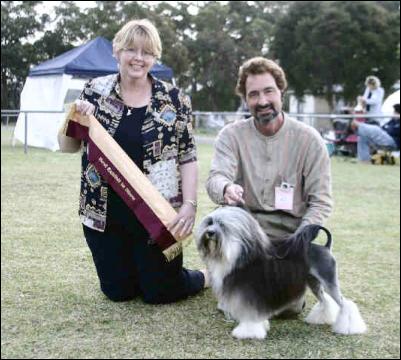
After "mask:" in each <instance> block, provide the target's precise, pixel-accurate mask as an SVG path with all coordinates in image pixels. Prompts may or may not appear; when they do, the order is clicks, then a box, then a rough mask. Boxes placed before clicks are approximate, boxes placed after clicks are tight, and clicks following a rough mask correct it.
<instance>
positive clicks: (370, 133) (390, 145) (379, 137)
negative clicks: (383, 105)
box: [351, 104, 400, 164]
mask: <svg viewBox="0 0 401 360" xmlns="http://www.w3.org/2000/svg"><path fill="white" fill-rule="evenodd" d="M394 115H398V117H397V116H396V117H394V118H392V119H391V120H390V121H389V122H388V123H386V124H384V125H383V127H382V128H381V127H380V126H378V125H372V124H366V123H363V122H359V121H357V120H355V119H354V120H352V122H351V128H352V130H353V131H354V132H355V133H356V134H357V135H358V148H357V149H358V160H359V161H360V162H361V163H367V164H370V161H371V155H370V152H371V148H374V149H378V148H386V149H387V150H391V151H395V150H397V149H399V148H400V135H399V134H400V118H399V115H400V104H395V105H394Z"/></svg>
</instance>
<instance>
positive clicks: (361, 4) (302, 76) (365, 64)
mask: <svg viewBox="0 0 401 360" xmlns="http://www.w3.org/2000/svg"><path fill="white" fill-rule="evenodd" d="M386 6H388V4H387V5H386ZM399 21H400V17H399V11H398V12H391V11H387V10H386V8H385V7H383V6H381V5H380V4H376V3H374V2H365V1H333V2H332V1H327V2H310V1H300V2H296V3H294V4H293V5H292V6H291V8H290V10H289V12H288V14H287V15H286V16H285V17H284V18H282V19H281V20H280V22H279V24H278V26H277V28H276V29H275V30H276V31H275V41H274V46H273V52H274V54H275V56H276V57H277V58H279V59H280V62H281V65H282V66H283V67H284V68H285V69H286V73H287V76H288V80H289V83H290V85H291V88H292V89H293V90H294V92H295V94H296V96H297V97H301V96H302V95H304V94H305V93H306V92H311V93H312V94H313V95H320V96H325V97H326V99H327V100H328V102H329V104H331V105H332V106H334V100H335V96H337V98H338V97H341V98H344V99H345V100H346V101H353V100H354V99H355V97H356V96H357V95H358V94H360V93H361V91H362V89H363V86H364V85H363V82H364V80H365V78H366V76H367V75H371V74H373V75H377V76H378V77H379V78H380V79H381V80H382V83H383V85H384V87H385V88H387V89H389V88H390V86H391V85H393V84H394V82H395V81H396V80H397V79H399V76H400V67H399V50H398V52H397V49H399V42H400V24H399Z"/></svg>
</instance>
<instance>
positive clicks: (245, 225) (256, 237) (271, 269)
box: [195, 206, 366, 339]
mask: <svg viewBox="0 0 401 360" xmlns="http://www.w3.org/2000/svg"><path fill="white" fill-rule="evenodd" d="M320 230H323V231H324V232H326V234H327V237H328V240H327V243H326V245H324V246H321V245H318V244H313V243H312V241H313V240H314V239H315V238H316V237H317V235H318V232H319V231H320ZM195 238H196V245H197V248H198V251H199V252H200V254H201V257H202V259H203V261H204V262H205V264H206V267H207V269H208V272H209V274H210V281H211V287H212V290H213V292H214V294H215V296H216V297H217V300H218V308H219V309H221V310H223V311H224V312H225V313H228V314H229V315H230V316H231V317H232V318H233V319H234V320H236V321H238V322H239V324H238V325H237V326H236V327H235V328H234V330H233V331H232V335H233V336H234V337H235V338H238V339H246V338H251V339H253V338H254V339H264V338H265V337H266V334H267V331H268V330H269V319H271V318H272V317H273V316H275V315H278V314H280V313H281V312H283V311H285V310H287V309H290V308H291V307H292V306H293V305H294V304H296V303H299V301H300V300H302V299H303V296H304V294H305V291H306V288H307V287H309V288H310V289H311V290H312V292H313V294H314V295H315V296H316V298H317V299H318V303H317V304H316V305H315V306H314V307H313V309H312V310H311V312H310V313H309V315H308V316H307V317H306V319H305V321H306V322H308V323H310V324H331V325H332V330H333V331H334V332H336V333H339V334H361V333H364V332H365V331H366V325H365V322H364V321H363V319H362V317H361V315H360V312H359V310H358V307H357V306H356V304H355V303H353V302H352V301H350V300H348V299H346V298H344V297H343V296H342V294H341V291H340V287H339V283H338V279H337V269H336V261H335V259H334V257H333V255H332V253H331V246H332V239H331V234H330V232H329V231H328V230H327V229H326V228H324V227H322V226H319V225H306V226H304V227H302V228H301V229H300V230H299V231H297V232H296V233H295V234H294V235H292V236H290V237H288V238H287V239H284V240H283V241H281V242H279V244H278V245H275V244H273V243H272V242H271V241H270V240H269V238H268V237H267V235H266V234H265V233H264V232H263V230H262V228H261V227H260V225H259V223H258V222H257V221H256V220H255V219H254V218H253V217H252V216H251V215H250V214H249V213H248V212H247V211H245V210H243V209H241V208H239V207H232V206H226V207H221V208H218V209H216V210H214V211H213V212H212V213H210V214H209V215H208V216H206V217H205V218H204V219H203V220H202V221H201V223H200V225H199V227H198V229H197V231H196V236H195Z"/></svg>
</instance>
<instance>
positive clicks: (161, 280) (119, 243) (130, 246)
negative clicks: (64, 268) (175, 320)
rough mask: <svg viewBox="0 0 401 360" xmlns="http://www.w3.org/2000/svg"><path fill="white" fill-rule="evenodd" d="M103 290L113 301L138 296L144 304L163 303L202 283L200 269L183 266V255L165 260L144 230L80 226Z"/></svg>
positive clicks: (183, 294) (177, 297)
mask: <svg viewBox="0 0 401 360" xmlns="http://www.w3.org/2000/svg"><path fill="white" fill-rule="evenodd" d="M83 229H84V235H85V238H86V242H87V243H88V246H89V248H90V250H91V252H92V257H93V261H94V263H95V266H96V270H97V274H98V277H99V280H100V287H101V290H102V291H103V293H104V294H105V295H106V296H107V297H108V298H109V299H110V300H113V301H126V300H131V299H133V298H134V297H136V296H138V295H140V296H141V297H142V298H143V300H144V301H145V302H146V303H151V304H163V303H170V302H174V301H178V300H180V299H184V298H186V297H188V296H190V295H195V294H196V293H198V292H199V291H200V290H201V289H202V288H203V286H204V281H205V279H204V276H203V274H202V272H200V271H196V270H187V269H185V268H183V266H182V254H181V255H179V256H177V257H176V258H175V259H174V260H172V261H171V262H167V260H166V259H165V257H164V255H163V253H162V252H161V250H160V248H159V247H158V245H157V244H152V243H151V242H149V241H148V240H149V236H148V235H147V233H146V231H144V230H143V229H140V228H138V229H136V230H137V231H133V229H127V228H124V227H122V226H118V225H114V226H113V225H112V224H111V225H110V224H108V225H107V227H106V231H105V232H104V233H103V232H100V231H96V230H92V229H90V228H88V227H86V226H83Z"/></svg>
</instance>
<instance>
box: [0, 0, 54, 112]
mask: <svg viewBox="0 0 401 360" xmlns="http://www.w3.org/2000/svg"><path fill="white" fill-rule="evenodd" d="M39 3H40V1H23V2H13V1H2V2H1V108H2V109H15V108H17V107H19V94H20V92H21V90H22V86H23V82H24V81H25V77H26V76H27V74H28V72H29V65H30V64H31V63H33V62H34V59H35V48H34V47H33V45H32V44H30V43H29V42H28V39H29V38H30V37H31V36H32V35H33V34H35V32H36V31H39V30H42V29H43V28H44V26H45V24H46V22H47V21H48V16H47V15H42V16H41V17H39V16H38V15H37V13H36V10H35V6H36V5H37V4H39Z"/></svg>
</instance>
